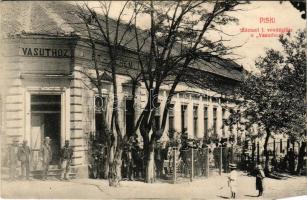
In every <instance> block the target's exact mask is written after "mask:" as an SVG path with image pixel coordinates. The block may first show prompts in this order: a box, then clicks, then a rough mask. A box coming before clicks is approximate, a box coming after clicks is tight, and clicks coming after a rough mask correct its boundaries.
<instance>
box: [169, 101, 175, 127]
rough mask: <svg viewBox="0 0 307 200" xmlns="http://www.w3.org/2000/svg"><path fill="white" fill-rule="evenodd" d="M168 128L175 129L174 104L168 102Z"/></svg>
mask: <svg viewBox="0 0 307 200" xmlns="http://www.w3.org/2000/svg"><path fill="white" fill-rule="evenodd" d="M168 130H170V131H173V130H175V126H174V104H170V105H169V107H168Z"/></svg>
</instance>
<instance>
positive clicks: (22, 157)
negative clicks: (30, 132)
mask: <svg viewBox="0 0 307 200" xmlns="http://www.w3.org/2000/svg"><path fill="white" fill-rule="evenodd" d="M30 154H31V150H30V147H29V146H28V141H27V140H24V141H23V143H22V146H21V147H20V148H19V149H18V160H19V161H20V163H21V176H22V178H24V177H25V176H26V178H27V180H29V179H30V177H29V175H30Z"/></svg>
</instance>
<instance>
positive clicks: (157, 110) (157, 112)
mask: <svg viewBox="0 0 307 200" xmlns="http://www.w3.org/2000/svg"><path fill="white" fill-rule="evenodd" d="M155 127H156V128H157V129H160V103H157V104H156V106H155Z"/></svg>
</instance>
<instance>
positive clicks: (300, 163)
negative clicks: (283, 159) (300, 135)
mask: <svg viewBox="0 0 307 200" xmlns="http://www.w3.org/2000/svg"><path fill="white" fill-rule="evenodd" d="M305 154H306V142H302V144H301V147H300V150H299V153H298V163H297V169H296V173H297V174H298V175H300V173H301V169H302V168H303V166H304V156H305Z"/></svg>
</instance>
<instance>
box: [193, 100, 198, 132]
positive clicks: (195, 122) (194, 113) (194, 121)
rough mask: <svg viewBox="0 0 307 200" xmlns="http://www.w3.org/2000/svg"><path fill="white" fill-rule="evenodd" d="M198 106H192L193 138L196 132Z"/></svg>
mask: <svg viewBox="0 0 307 200" xmlns="http://www.w3.org/2000/svg"><path fill="white" fill-rule="evenodd" d="M197 123H198V106H193V127H194V138H196V137H197V132H198V124H197Z"/></svg>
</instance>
